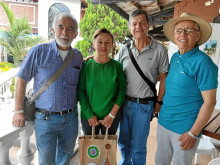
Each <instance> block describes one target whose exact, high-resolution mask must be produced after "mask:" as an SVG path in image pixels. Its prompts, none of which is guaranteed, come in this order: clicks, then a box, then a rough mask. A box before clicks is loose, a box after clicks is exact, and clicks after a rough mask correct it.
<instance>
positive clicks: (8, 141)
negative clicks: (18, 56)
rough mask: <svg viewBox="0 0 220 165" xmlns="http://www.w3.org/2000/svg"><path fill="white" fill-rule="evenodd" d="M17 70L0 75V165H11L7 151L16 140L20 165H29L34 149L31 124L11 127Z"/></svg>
mask: <svg viewBox="0 0 220 165" xmlns="http://www.w3.org/2000/svg"><path fill="white" fill-rule="evenodd" d="M18 70H19V68H15V69H11V70H9V71H8V72H3V73H0V77H1V78H0V97H1V99H0V164H1V165H9V164H11V161H10V157H9V149H10V148H11V147H12V146H13V142H14V141H15V140H16V139H18V138H19V139H20V141H21V146H20V149H19V151H18V154H17V161H18V162H19V164H22V165H29V164H31V161H32V160H33V158H34V152H35V151H36V149H35V148H31V145H30V136H31V135H32V134H33V132H34V128H33V122H26V123H25V127H22V128H19V127H14V126H13V125H12V117H13V112H12V111H13V108H14V85H15V81H16V74H17V72H18Z"/></svg>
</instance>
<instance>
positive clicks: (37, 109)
mask: <svg viewBox="0 0 220 165" xmlns="http://www.w3.org/2000/svg"><path fill="white" fill-rule="evenodd" d="M35 109H36V111H37V112H40V113H43V114H45V116H46V117H49V116H50V115H66V114H69V113H70V112H72V111H73V110H74V109H75V108H73V109H68V110H65V111H60V112H50V111H47V110H45V109H40V108H35Z"/></svg>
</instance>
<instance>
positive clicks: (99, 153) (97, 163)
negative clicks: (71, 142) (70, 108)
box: [78, 126, 117, 165]
mask: <svg viewBox="0 0 220 165" xmlns="http://www.w3.org/2000/svg"><path fill="white" fill-rule="evenodd" d="M78 141H79V159H80V165H89V164H91V165H117V161H116V151H117V135H108V128H107V129H106V133H105V135H95V127H94V126H93V127H92V135H84V136H80V137H79V140H78Z"/></svg>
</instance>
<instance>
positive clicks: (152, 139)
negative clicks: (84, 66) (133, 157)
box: [10, 119, 211, 165]
mask: <svg viewBox="0 0 220 165" xmlns="http://www.w3.org/2000/svg"><path fill="white" fill-rule="evenodd" d="M156 134H157V119H154V120H153V121H152V122H151V130H150V135H149V138H148V142H147V165H155V163H154V157H155V153H156V147H157V141H156ZM17 151H18V148H17V147H12V149H10V156H11V157H12V160H13V162H16V161H15V158H16V154H17ZM120 157H121V156H120V152H119V149H117V161H118V162H119V160H120ZM199 158H200V165H208V162H209V161H210V160H211V156H210V155H200V157H199ZM34 160H36V154H35V159H34ZM78 164H79V163H78V154H76V155H75V157H74V158H73V159H72V160H71V165H78ZM14 165H17V164H16V163H14ZM35 165H37V164H36V163H35ZM193 165H194V163H193Z"/></svg>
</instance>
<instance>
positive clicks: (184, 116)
mask: <svg viewBox="0 0 220 165" xmlns="http://www.w3.org/2000/svg"><path fill="white" fill-rule="evenodd" d="M211 32H212V29H211V26H210V24H209V23H208V22H206V21H205V20H204V19H202V18H199V17H197V16H195V15H192V14H189V13H183V14H182V15H181V16H180V17H179V18H175V19H173V20H171V21H169V22H168V23H166V24H165V25H164V34H165V35H166V37H167V38H168V39H169V40H171V41H172V42H173V43H175V44H176V45H177V46H178V48H179V51H178V52H176V53H175V54H174V55H173V56H172V58H171V62H170V70H169V73H168V76H167V78H166V81H165V95H164V98H163V105H162V107H161V110H160V113H159V119H158V123H159V124H158V130H157V131H158V132H157V144H158V147H157V152H156V161H155V162H156V165H168V164H170V163H171V161H172V162H173V165H190V164H192V159H193V157H194V154H195V151H196V148H197V146H198V143H199V138H198V137H199V136H200V135H201V131H202V129H203V127H204V126H205V124H206V123H207V121H208V120H209V118H210V116H211V114H212V112H213V110H214V107H215V104H216V88H217V86H218V81H217V76H218V75H217V74H218V67H217V66H216V65H215V64H214V63H213V61H212V60H211V58H210V57H209V56H208V55H206V54H205V53H204V52H202V51H200V50H199V45H201V44H203V43H204V42H206V41H207V40H208V39H209V37H210V35H211Z"/></svg>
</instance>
